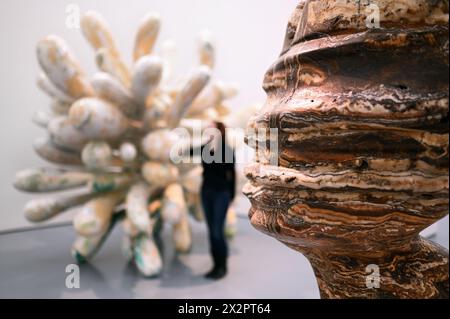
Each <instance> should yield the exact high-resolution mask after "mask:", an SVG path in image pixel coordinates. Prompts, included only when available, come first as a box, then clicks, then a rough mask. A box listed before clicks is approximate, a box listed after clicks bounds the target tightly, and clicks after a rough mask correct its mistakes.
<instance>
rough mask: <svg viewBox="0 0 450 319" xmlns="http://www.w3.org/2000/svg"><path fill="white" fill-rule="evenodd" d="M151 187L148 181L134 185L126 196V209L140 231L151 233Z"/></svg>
mask: <svg viewBox="0 0 450 319" xmlns="http://www.w3.org/2000/svg"><path fill="white" fill-rule="evenodd" d="M150 192H151V189H150V187H149V186H148V184H146V183H143V182H142V183H138V184H136V185H133V186H132V187H131V189H130V190H129V191H128V194H127V198H126V203H125V205H126V211H127V216H128V218H129V219H130V221H131V222H132V223H133V224H134V225H135V226H136V227H137V229H138V230H139V231H140V232H145V233H148V234H151V229H150V216H149V212H148V210H147V206H148V201H149V198H150Z"/></svg>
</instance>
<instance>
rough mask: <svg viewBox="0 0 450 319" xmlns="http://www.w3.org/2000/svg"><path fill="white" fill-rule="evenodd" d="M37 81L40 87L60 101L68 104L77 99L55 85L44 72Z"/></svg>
mask: <svg viewBox="0 0 450 319" xmlns="http://www.w3.org/2000/svg"><path fill="white" fill-rule="evenodd" d="M36 82H37V85H38V87H39V88H40V89H41V90H42V91H44V92H45V93H46V94H47V95H48V96H49V97H51V98H52V99H55V100H57V101H60V102H62V103H66V104H72V103H73V102H74V101H75V99H74V98H73V97H71V96H69V95H67V94H65V93H64V92H63V91H61V90H60V89H58V88H57V87H56V86H55V85H53V83H52V82H51V81H50V80H49V79H48V77H47V76H46V75H45V73H43V72H41V73H40V74H39V76H38V78H37V81H36Z"/></svg>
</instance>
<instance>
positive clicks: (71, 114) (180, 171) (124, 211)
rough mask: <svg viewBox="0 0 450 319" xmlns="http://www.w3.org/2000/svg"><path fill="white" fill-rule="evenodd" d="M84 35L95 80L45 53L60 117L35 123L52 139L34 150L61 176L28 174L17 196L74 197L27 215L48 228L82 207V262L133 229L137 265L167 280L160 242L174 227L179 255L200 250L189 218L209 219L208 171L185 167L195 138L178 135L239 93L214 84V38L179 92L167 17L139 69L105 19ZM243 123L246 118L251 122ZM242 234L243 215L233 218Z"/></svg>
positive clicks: (152, 28) (67, 60) (61, 47)
mask: <svg viewBox="0 0 450 319" xmlns="http://www.w3.org/2000/svg"><path fill="white" fill-rule="evenodd" d="M81 29H82V31H83V34H84V36H85V37H86V39H87V40H88V42H89V43H90V44H91V46H92V47H93V48H94V49H95V52H96V62H97V66H98V68H99V69H100V72H98V73H96V74H95V75H94V76H93V77H92V79H88V77H87V76H86V75H85V73H84V72H83V70H82V69H81V67H80V66H79V64H78V62H77V61H76V59H75V57H74V55H73V54H72V52H70V50H69V48H68V47H67V45H66V44H65V42H64V40H63V39H61V38H59V37H57V36H53V35H51V36H47V37H45V38H44V39H42V40H41V41H39V43H38V45H37V57H38V60H39V64H40V66H41V68H42V70H43V72H42V74H41V75H40V77H39V80H38V84H39V86H40V88H42V89H43V91H45V92H46V93H47V94H48V95H49V96H50V97H51V98H52V105H51V111H50V112H38V113H37V114H36V116H35V117H34V122H35V123H36V124H38V125H40V126H42V127H43V128H45V129H46V131H47V132H48V136H49V137H48V138H46V139H39V140H37V141H36V143H35V145H34V147H35V150H36V152H37V153H38V154H39V155H40V156H41V157H42V158H43V159H45V160H47V161H49V162H52V163H56V164H60V167H59V168H58V169H31V170H25V171H22V172H19V173H18V174H17V177H16V181H15V186H16V188H18V189H20V190H22V191H26V192H31V193H47V192H55V191H67V190H70V191H73V192H74V193H71V194H69V195H66V196H51V197H44V198H42V197H40V198H38V199H35V200H32V201H30V202H29V203H28V204H27V205H26V207H25V213H26V218H27V219H28V220H30V221H32V222H43V221H46V220H49V219H51V218H53V217H54V216H56V215H59V214H61V213H63V212H65V211H67V210H69V209H71V208H74V207H77V206H81V207H82V208H81V209H80V210H79V212H77V213H76V215H75V218H74V228H75V230H76V232H77V236H78V237H77V239H76V241H75V243H74V245H73V247H72V254H73V256H74V258H76V260H78V261H80V262H83V261H87V260H89V259H91V258H92V257H93V256H94V254H95V253H96V252H97V250H98V249H99V248H100V246H101V244H102V243H103V242H104V240H105V239H106V238H107V236H108V234H109V233H110V231H111V229H112V228H113V227H114V226H115V225H116V224H117V222H119V221H121V220H123V225H124V232H125V238H124V245H123V250H124V253H125V255H126V257H127V258H129V259H130V260H133V261H134V262H135V264H136V266H137V267H138V269H139V271H140V272H141V273H142V274H143V275H145V276H153V275H157V274H158V273H160V271H161V268H162V259H161V256H160V252H159V248H158V247H157V246H156V245H155V241H154V236H155V234H156V233H157V232H158V230H159V229H160V228H161V227H160V226H161V223H162V222H164V223H166V224H168V225H171V226H172V234H173V241H174V246H175V248H176V250H177V251H178V252H181V253H185V252H188V251H189V250H190V248H191V244H192V240H191V230H190V224H189V219H188V214H189V212H191V213H192V215H193V216H194V217H195V218H196V219H198V220H201V219H202V212H201V206H200V199H199V193H200V185H201V178H202V176H201V175H202V170H201V167H200V166H195V165H191V164H175V163H173V161H172V157H171V151H172V150H173V147H174V146H175V145H180V144H182V145H183V144H186V145H187V146H189V145H191V144H192V142H193V141H192V136H191V135H189V134H188V135H187V136H186V135H179V134H177V133H175V132H174V131H172V129H173V128H176V127H186V128H187V129H189V130H188V132H191V133H192V130H193V129H194V128H193V125H191V124H190V123H192V121H190V122H189V121H187V120H186V119H202V120H205V121H209V120H210V119H217V118H218V117H225V116H226V115H227V114H229V111H228V108H227V107H226V106H225V105H224V101H225V100H227V99H229V98H231V97H233V96H234V95H235V94H236V88H235V86H234V85H232V84H228V83H223V82H217V81H214V82H212V83H210V82H211V81H210V78H211V70H212V68H213V67H214V62H215V61H214V59H215V52H214V47H213V44H212V42H211V39H210V38H209V36H208V35H207V34H202V36H201V37H200V39H199V56H200V59H199V60H200V63H199V65H198V66H197V67H196V68H195V70H194V72H193V74H192V75H191V76H190V77H188V78H186V79H182V80H181V81H178V82H179V83H180V84H174V81H171V78H172V67H173V61H172V60H173V54H174V52H173V46H174V45H173V43H171V42H166V43H165V44H164V45H163V47H162V54H161V55H156V54H154V52H153V51H154V50H153V48H154V45H155V42H156V39H157V36H158V32H159V29H160V19H159V16H158V15H157V14H154V13H151V14H148V15H147V16H146V17H145V18H144V19H143V20H142V22H141V24H140V26H139V30H138V33H137V35H136V38H135V46H134V55H133V58H134V62H133V65H132V68H129V67H128V66H127V65H126V63H125V62H124V61H123V59H122V57H121V54H120V53H119V50H118V48H117V46H116V43H115V41H114V39H113V36H112V34H111V32H110V30H109V28H108V25H107V23H106V21H105V20H104V19H103V18H102V17H101V16H100V15H99V14H97V13H95V12H87V13H86V14H85V15H84V16H83V17H82V20H81ZM242 114H243V113H242ZM228 217H229V218H228V233H229V234H231V235H232V234H233V232H234V226H235V225H234V224H235V222H236V219H235V216H234V215H233V213H232V212H230V214H229V216H228Z"/></svg>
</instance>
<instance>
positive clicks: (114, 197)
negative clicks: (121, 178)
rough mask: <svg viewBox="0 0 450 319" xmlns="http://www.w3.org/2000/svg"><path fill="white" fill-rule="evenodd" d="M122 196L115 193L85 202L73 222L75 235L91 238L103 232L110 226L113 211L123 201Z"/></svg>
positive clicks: (119, 193) (120, 193)
mask: <svg viewBox="0 0 450 319" xmlns="http://www.w3.org/2000/svg"><path fill="white" fill-rule="evenodd" d="M123 196H124V195H123V193H122V192H115V193H110V194H107V195H104V196H102V197H98V198H94V199H92V200H90V201H89V202H87V203H86V204H85V205H84V206H83V207H82V208H81V210H80V211H79V212H78V213H77V214H76V215H75V218H74V220H73V224H74V228H75V230H76V231H77V233H78V234H80V235H81V236H85V237H91V236H99V235H100V234H102V233H103V232H105V231H106V230H107V229H108V227H109V225H110V222H111V218H112V215H113V213H114V209H115V207H116V206H117V204H119V203H120V202H121V201H122V200H123Z"/></svg>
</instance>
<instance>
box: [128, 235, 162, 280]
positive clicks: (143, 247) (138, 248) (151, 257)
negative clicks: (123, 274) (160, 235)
mask: <svg viewBox="0 0 450 319" xmlns="http://www.w3.org/2000/svg"><path fill="white" fill-rule="evenodd" d="M133 247H134V249H133V255H134V262H135V264H136V267H137V268H138V270H139V272H140V273H141V274H143V275H144V276H146V277H152V276H156V275H158V274H160V273H161V270H162V259H161V255H160V253H159V250H158V247H157V246H156V244H155V242H154V241H153V239H152V238H151V237H149V236H148V235H147V234H141V235H139V236H137V237H136V238H135V239H134V242H133Z"/></svg>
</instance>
